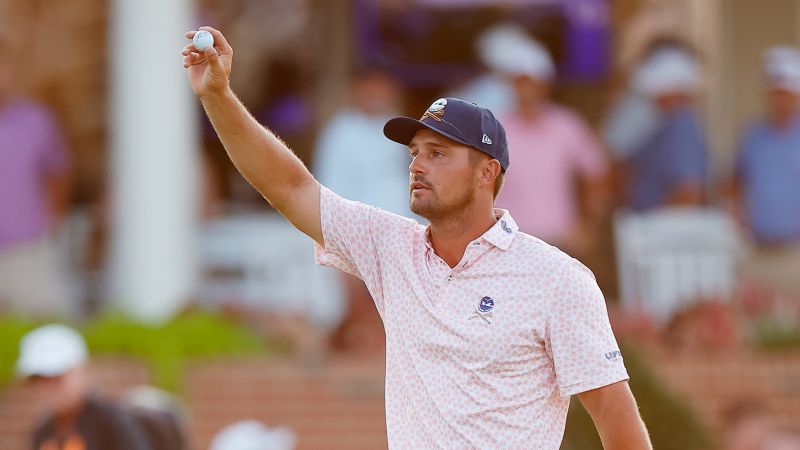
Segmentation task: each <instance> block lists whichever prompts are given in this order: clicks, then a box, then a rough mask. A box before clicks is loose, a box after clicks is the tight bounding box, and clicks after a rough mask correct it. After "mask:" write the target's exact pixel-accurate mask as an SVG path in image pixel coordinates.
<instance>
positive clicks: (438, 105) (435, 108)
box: [419, 98, 447, 122]
mask: <svg viewBox="0 0 800 450" xmlns="http://www.w3.org/2000/svg"><path fill="white" fill-rule="evenodd" d="M445 106H447V99H445V98H440V99H439V100H436V101H435V102H433V104H431V106H430V108H428V110H427V111H425V114H423V115H422V118H420V119H419V120H425V119H426V118H428V117H430V118H431V119H433V120H435V121H437V122H441V121H442V116H443V115H444V107H445Z"/></svg>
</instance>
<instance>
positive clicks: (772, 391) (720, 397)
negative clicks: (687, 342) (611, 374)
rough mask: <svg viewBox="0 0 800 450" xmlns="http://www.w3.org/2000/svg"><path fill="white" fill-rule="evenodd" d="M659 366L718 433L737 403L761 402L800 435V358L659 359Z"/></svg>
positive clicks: (726, 356)
mask: <svg viewBox="0 0 800 450" xmlns="http://www.w3.org/2000/svg"><path fill="white" fill-rule="evenodd" d="M653 363H654V365H653V367H654V368H655V369H656V373H657V374H658V376H659V377H660V378H661V379H662V380H664V381H665V382H667V383H668V384H669V385H670V387H672V389H673V390H674V391H675V392H676V393H678V394H679V395H681V396H682V397H683V398H684V399H685V400H686V401H687V402H689V404H691V405H692V406H693V407H694V408H695V410H697V411H698V413H700V415H701V417H703V418H705V419H706V420H707V422H708V424H709V425H711V426H712V428H713V429H719V427H720V425H721V418H722V415H723V413H724V412H725V410H726V409H728V408H730V407H731V406H732V405H733V404H734V403H736V402H739V401H742V400H745V401H749V400H756V401H758V402H759V403H761V404H762V405H763V407H764V408H765V411H766V412H767V413H768V414H769V415H770V416H771V417H772V418H774V419H775V421H776V422H777V424H778V425H779V426H782V427H787V428H790V429H794V430H798V431H800V354H774V355H763V354H753V353H749V352H745V351H736V352H730V353H724V354H712V355H709V354H702V353H697V354H684V355H678V356H671V357H666V356H665V355H658V356H656V357H655V358H654V361H653Z"/></svg>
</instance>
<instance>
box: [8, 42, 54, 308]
mask: <svg viewBox="0 0 800 450" xmlns="http://www.w3.org/2000/svg"><path fill="white" fill-rule="evenodd" d="M14 60H15V59H14V58H13V56H12V54H11V50H10V49H9V47H8V46H7V45H6V44H4V43H3V42H2V40H0V136H2V139H0V311H2V310H3V309H7V310H12V311H14V312H15V313H17V314H21V315H28V316H36V317H43V316H45V317H49V316H58V315H63V314H65V313H67V312H69V311H68V308H66V306H67V305H64V304H63V301H62V299H63V289H61V282H60V277H59V275H58V271H57V270H56V269H55V262H54V259H55V248H54V245H53V242H52V241H51V239H50V238H49V234H50V233H49V232H50V231H52V230H53V229H54V228H55V226H56V224H57V223H58V220H59V218H60V217H61V216H62V215H63V214H64V211H65V209H66V205H67V200H68V198H69V194H68V189H67V186H68V160H67V153H66V149H65V145H64V139H63V137H62V136H61V133H60V131H59V128H58V126H57V124H56V121H55V118H54V117H53V115H52V114H51V113H50V111H49V110H48V109H47V108H45V107H43V106H42V105H39V104H36V103H34V102H31V101H30V100H27V99H25V98H23V97H21V96H19V95H17V94H16V92H15V91H14V89H13V87H12V86H13V84H14V83H13V61H14Z"/></svg>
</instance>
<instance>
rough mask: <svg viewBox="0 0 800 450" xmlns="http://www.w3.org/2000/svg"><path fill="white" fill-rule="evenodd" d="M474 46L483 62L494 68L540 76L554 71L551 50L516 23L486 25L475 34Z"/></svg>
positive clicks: (522, 74) (511, 72) (545, 76)
mask: <svg viewBox="0 0 800 450" xmlns="http://www.w3.org/2000/svg"><path fill="white" fill-rule="evenodd" d="M477 49H478V53H479V55H480V57H481V60H482V61H483V63H484V64H486V66H487V67H489V68H490V69H491V70H492V71H494V72H497V73H500V74H503V75H508V76H528V77H531V78H536V79H540V80H550V79H552V78H553V76H554V75H555V65H554V64H553V59H552V58H551V57H550V53H549V52H548V51H547V49H546V48H544V46H542V44H540V43H539V42H538V41H536V40H535V39H533V38H532V37H530V36H529V35H528V33H527V32H526V31H525V30H524V29H522V27H520V26H519V25H516V24H509V23H503V24H500V25H495V26H493V27H491V28H489V29H488V30H486V31H484V32H483V33H482V34H481V36H480V38H478V42H477Z"/></svg>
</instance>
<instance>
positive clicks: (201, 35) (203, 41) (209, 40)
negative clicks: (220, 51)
mask: <svg viewBox="0 0 800 450" xmlns="http://www.w3.org/2000/svg"><path fill="white" fill-rule="evenodd" d="M192 44H193V45H194V48H196V49H198V50H200V51H201V52H204V51H206V49H207V48H209V47H211V46H212V45H214V36H212V35H211V33H209V32H208V31H198V32H197V33H195V34H194V37H193V38H192Z"/></svg>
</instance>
